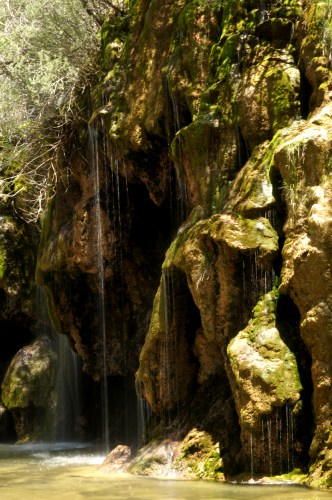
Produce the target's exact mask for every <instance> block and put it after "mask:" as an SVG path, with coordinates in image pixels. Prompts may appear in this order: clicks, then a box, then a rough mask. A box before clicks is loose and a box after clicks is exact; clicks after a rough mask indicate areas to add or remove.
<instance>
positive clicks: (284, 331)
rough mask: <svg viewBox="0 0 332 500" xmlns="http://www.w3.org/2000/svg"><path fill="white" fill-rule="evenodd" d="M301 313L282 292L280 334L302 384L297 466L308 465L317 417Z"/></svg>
mask: <svg viewBox="0 0 332 500" xmlns="http://www.w3.org/2000/svg"><path fill="white" fill-rule="evenodd" d="M300 320H301V318H300V313H299V310H298V308H297V307H296V305H295V304H294V302H293V301H292V299H291V298H290V297H289V295H280V297H279V299H278V303H277V311H276V326H277V328H278V330H279V332H280V336H281V338H282V340H283V341H284V342H285V344H286V345H287V346H288V348H289V349H290V350H291V352H293V353H294V355H295V358H296V362H297V367H298V371H299V376H300V380H301V384H302V387H303V390H302V394H301V401H302V408H301V409H300V411H299V413H298V415H297V416H296V418H297V425H296V427H295V435H294V442H295V443H298V444H297V446H294V454H295V455H296V456H294V460H296V461H297V464H296V465H297V466H298V467H302V468H304V469H306V468H307V467H308V464H309V447H310V443H311V440H312V437H313V427H314V417H313V413H312V405H311V400H312V394H313V383H312V378H311V364H312V360H311V356H310V353H309V351H308V349H307V347H306V345H305V343H304V341H303V340H302V338H301V333H300Z"/></svg>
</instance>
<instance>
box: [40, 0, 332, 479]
mask: <svg viewBox="0 0 332 500" xmlns="http://www.w3.org/2000/svg"><path fill="white" fill-rule="evenodd" d="M131 8H132V9H133V11H132V14H133V15H132V17H131V20H130V28H128V20H127V19H119V18H114V19H112V18H111V19H109V20H108V21H107V23H105V26H104V27H103V36H104V38H103V44H104V46H103V50H104V54H103V55H104V56H105V57H104V59H103V64H104V66H105V67H104V69H105V72H106V73H107V76H106V77H105V81H104V82H103V84H102V86H101V88H102V89H103V101H102V102H103V105H101V104H100V103H101V101H100V102H98V103H95V110H94V111H95V113H94V115H93V120H92V122H93V127H94V131H93V134H92V136H91V130H90V137H88V133H87V132H86V135H85V136H84V134H81V136H80V137H81V143H80V144H79V145H78V146H77V145H76V149H75V150H74V151H73V152H72V156H71V158H70V165H71V176H70V178H69V180H68V181H69V187H68V186H67V187H65V186H61V185H59V187H58V193H57V197H56V200H55V203H54V204H53V206H52V207H51V208H50V213H49V217H48V219H46V220H45V223H44V228H43V237H42V242H41V246H40V252H39V259H38V261H39V262H38V274H37V276H38V280H39V282H40V283H42V284H44V285H46V287H47V289H48V295H49V303H50V308H51V311H52V315H53V319H54V322H55V324H56V325H57V328H58V329H59V331H61V332H63V333H65V334H66V335H67V336H68V337H69V338H70V339H71V342H72V344H73V346H74V348H75V349H76V350H77V352H78V353H79V354H80V355H81V357H82V358H83V360H84V367H85V371H86V372H87V373H89V374H90V375H91V376H92V377H93V378H94V379H95V380H98V379H100V378H102V376H103V374H105V372H106V374H107V375H109V376H120V377H124V376H125V375H126V373H128V372H129V373H130V374H131V375H132V374H133V373H134V372H135V371H136V370H137V369H138V371H137V387H138V389H139V392H140V395H141V396H142V397H144V398H146V399H147V400H148V402H149V404H150V406H151V407H152V409H153V411H154V413H155V414H156V417H155V424H154V428H153V429H152V430H150V434H151V435H152V436H154V437H155V435H156V434H157V433H158V432H159V434H161V435H163V436H165V435H166V436H167V435H168V434H170V433H172V435H175V436H176V438H179V439H180V438H183V437H184V436H185V435H186V433H187V432H189V431H190V429H192V428H198V429H200V430H202V431H207V432H209V433H211V435H212V437H213V440H214V442H219V449H220V454H221V457H222V459H223V467H224V472H225V474H226V475H227V474H230V473H235V472H239V471H241V470H247V472H250V473H251V474H275V473H278V474H279V473H282V472H287V471H288V470H289V469H290V468H292V467H293V466H299V467H302V468H303V469H304V470H307V468H308V467H310V478H312V480H314V481H316V482H317V481H319V477H320V476H321V477H322V478H323V480H324V481H326V484H328V482H329V481H331V477H330V472H329V470H330V469H329V464H330V453H331V450H330V441H331V438H330V435H329V432H330V430H329V429H330V427H329V426H330V422H331V411H332V410H331V405H330V403H329V401H331V394H330V391H331V384H330V379H331V359H332V358H331V349H330V348H329V346H330V344H331V342H330V337H329V336H330V333H329V332H330V331H331V328H330V323H331V317H330V316H331V314H330V295H331V293H330V283H331V279H330V262H331V258H330V257H331V231H330V229H331V227H330V226H331V199H330V192H331V182H330V177H331V176H330V170H331V146H332V144H331V139H330V138H331V120H332V111H331V104H330V98H331V95H330V75H329V63H328V60H327V59H328V58H327V56H326V54H327V53H328V51H327V45H326V46H324V43H325V42H326V44H328V40H330V38H329V37H330V33H329V31H328V30H329V27H328V26H327V25H326V23H325V21H324V16H323V11H322V7H321V4H320V3H316V2H306V3H305V5H304V2H301V1H295V0H292V1H289V2H269V1H266V2H261V4H260V8H258V7H257V2H252V1H249V0H247V1H245V0H240V1H239V0H237V1H235V0H234V1H233V0H231V1H228V2H218V1H211V2H194V1H185V0H173V1H164V2H159V1H154V0H153V1H148V0H145V1H142V2H134V3H133V5H132V7H131ZM128 32H130V37H128ZM119 34H121V36H119ZM324 40H325V42H324ZM115 41H116V43H117V55H114V51H111V50H109V49H110V48H111V47H113V45H112V44H114V43H115ZM107 47H108V48H107ZM128 68H129V69H128ZM105 102H106V103H107V104H106V105H105ZM97 173H98V178H97V177H96V175H97ZM101 318H102V319H101ZM311 400H312V405H311ZM313 422H315V425H313ZM272 435H273V439H272V438H271V436H272ZM290 435H291V436H292V437H291V438H290ZM309 447H310V457H309ZM266 449H269V450H270V452H271V453H269V457H270V456H271V457H272V456H273V457H274V458H273V459H272V458H271V459H270V458H269V459H267V458H266ZM277 457H279V458H277Z"/></svg>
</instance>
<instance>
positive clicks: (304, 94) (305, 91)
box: [300, 71, 312, 120]
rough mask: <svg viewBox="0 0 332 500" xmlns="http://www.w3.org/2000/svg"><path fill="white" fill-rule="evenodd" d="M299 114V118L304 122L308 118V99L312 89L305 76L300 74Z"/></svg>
mask: <svg viewBox="0 0 332 500" xmlns="http://www.w3.org/2000/svg"><path fill="white" fill-rule="evenodd" d="M300 78H301V80H300V112H301V117H302V118H304V119H305V120H306V119H307V118H308V115H309V112H310V111H311V110H310V97H311V94H312V88H311V85H310V83H309V80H308V79H307V78H306V76H305V75H304V74H303V73H302V71H301V72H300Z"/></svg>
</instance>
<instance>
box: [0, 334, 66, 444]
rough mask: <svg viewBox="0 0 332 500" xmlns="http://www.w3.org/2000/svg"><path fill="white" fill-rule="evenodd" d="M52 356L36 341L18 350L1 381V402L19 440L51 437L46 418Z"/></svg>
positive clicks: (51, 401)
mask: <svg viewBox="0 0 332 500" xmlns="http://www.w3.org/2000/svg"><path fill="white" fill-rule="evenodd" d="M55 375H56V354H55V352H54V350H53V348H52V345H51V342H50V341H49V340H48V339H46V338H39V339H37V340H35V341H34V342H33V343H32V344H30V345H27V346H25V347H23V348H22V349H20V350H19V351H18V352H17V354H16V355H15V356H14V358H13V359H12V361H11V363H10V365H9V367H8V370H7V372H6V375H5V378H4V380H3V382H2V400H3V403H4V405H5V406H6V408H8V409H9V410H10V411H11V412H12V414H13V416H14V421H15V429H16V433H17V437H18V440H19V441H26V440H29V441H31V440H35V439H40V438H47V437H48V438H50V437H52V428H50V427H49V424H50V421H47V418H45V417H47V415H49V416H51V414H52V411H54V408H55V403H56V400H55V392H54V391H55Z"/></svg>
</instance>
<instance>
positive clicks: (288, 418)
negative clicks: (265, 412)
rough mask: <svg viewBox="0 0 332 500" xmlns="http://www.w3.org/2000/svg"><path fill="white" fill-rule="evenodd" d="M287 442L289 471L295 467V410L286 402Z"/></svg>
mask: <svg viewBox="0 0 332 500" xmlns="http://www.w3.org/2000/svg"><path fill="white" fill-rule="evenodd" d="M285 413H286V443H287V468H288V471H290V470H292V469H293V446H294V430H293V412H292V409H291V408H289V406H288V404H287V403H286V407H285Z"/></svg>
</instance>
